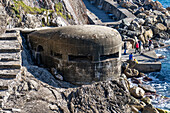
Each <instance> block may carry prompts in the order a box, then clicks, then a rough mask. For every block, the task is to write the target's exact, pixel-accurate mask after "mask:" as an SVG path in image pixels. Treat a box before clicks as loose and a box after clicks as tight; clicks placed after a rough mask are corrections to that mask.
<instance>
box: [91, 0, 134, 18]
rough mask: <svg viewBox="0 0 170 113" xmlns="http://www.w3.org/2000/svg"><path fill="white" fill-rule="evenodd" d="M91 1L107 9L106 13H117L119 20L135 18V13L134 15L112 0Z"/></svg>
mask: <svg viewBox="0 0 170 113" xmlns="http://www.w3.org/2000/svg"><path fill="white" fill-rule="evenodd" d="M89 2H91V3H93V4H94V5H95V6H97V7H98V8H100V9H102V10H104V11H106V13H111V14H113V15H115V16H116V18H117V20H121V19H124V18H135V15H133V14H132V13H131V12H129V11H128V10H127V9H125V8H123V7H121V6H120V5H119V4H118V3H116V2H113V1H110V0H89Z"/></svg>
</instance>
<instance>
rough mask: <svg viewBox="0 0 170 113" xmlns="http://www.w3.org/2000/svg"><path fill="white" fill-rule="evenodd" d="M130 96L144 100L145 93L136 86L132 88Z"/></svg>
mask: <svg viewBox="0 0 170 113" xmlns="http://www.w3.org/2000/svg"><path fill="white" fill-rule="evenodd" d="M130 94H131V95H133V96H134V97H136V98H142V97H143V96H144V94H145V91H144V90H143V89H142V88H140V87H136V86H134V87H132V88H130Z"/></svg>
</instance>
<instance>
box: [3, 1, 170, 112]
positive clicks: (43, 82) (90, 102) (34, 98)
mask: <svg viewBox="0 0 170 113" xmlns="http://www.w3.org/2000/svg"><path fill="white" fill-rule="evenodd" d="M117 2H118V3H119V4H120V5H121V6H122V7H125V8H127V9H128V10H129V11H130V12H132V13H133V14H134V15H135V16H136V18H135V19H134V20H131V21H126V20H122V23H121V24H119V25H117V26H114V27H113V28H115V29H117V30H118V31H119V33H120V34H121V36H122V39H123V41H130V42H129V43H128V47H129V48H131V47H133V46H134V43H135V42H136V41H137V40H141V41H142V43H143V45H147V44H148V40H149V39H152V40H153V46H154V48H157V47H160V46H164V43H163V41H164V40H168V39H169V37H170V36H169V33H170V30H169V27H170V10H169V8H167V9H165V8H163V7H162V5H161V4H160V3H159V2H158V1H155V2H153V1H152V0H145V1H144V0H141V2H138V1H137V0H135V2H133V3H132V2H124V1H123V2H120V1H119V0H117ZM6 5H7V3H6ZM3 10H4V9H3ZM82 12H83V10H82ZM8 13H9V12H8ZM4 14H5V13H4ZM5 15H6V14H5ZM27 16H28V18H27V20H25V22H23V23H20V24H19V23H18V22H17V20H18V19H17V17H16V15H15V14H14V17H16V18H15V20H16V21H15V22H16V23H18V24H17V25H20V26H21V27H22V24H24V26H25V27H30V28H34V27H35V26H36V25H39V24H35V23H36V22H35V23H34V19H31V20H29V16H30V15H27ZM54 17H56V16H54ZM3 20H4V18H3ZM35 20H36V19H35ZM70 21H72V20H70ZM37 22H39V21H38V20H37ZM86 22H87V21H86ZM86 22H84V23H86ZM47 23H48V22H47V20H46V24H47ZM57 23H59V25H58V24H57V25H56V26H60V25H61V24H60V22H57ZM1 24H3V25H1V26H7V24H9V23H7V22H4V23H1ZM17 25H14V26H13V27H16V26H17ZM27 25H29V26H27ZM40 25H41V26H42V24H40ZM61 26H62V25H61ZM25 45H26V44H25V43H24V46H23V52H22V57H23V67H22V69H21V72H20V73H19V74H18V75H17V78H16V79H15V80H14V81H13V82H12V83H11V84H10V85H9V90H8V92H7V93H6V94H5V97H4V99H3V102H2V106H1V108H0V112H21V113H37V112H44V113H45V112H48V113H54V112H56V113H58V112H61V113H63V112H64V113H69V112H71V113H74V112H75V113H77V112H81V113H82V112H86V113H100V112H103V113H107V112H108V113H109V112H117V113H131V112H134V113H138V112H142V113H168V112H169V111H165V110H161V109H159V108H155V107H153V105H152V104H151V103H152V102H151V100H152V98H153V96H155V97H157V96H158V95H157V94H156V90H155V89H154V88H152V87H151V86H149V85H145V84H144V82H148V81H152V79H151V78H149V77H148V76H146V75H145V74H144V73H141V72H139V71H138V70H136V69H131V68H129V65H128V64H127V63H124V65H122V75H121V77H120V78H118V79H115V80H110V81H103V82H96V83H94V84H91V85H83V86H75V85H72V84H69V83H67V82H64V81H60V80H56V79H55V78H54V77H53V75H51V74H50V73H49V72H48V71H47V70H46V69H44V68H40V67H37V66H33V65H31V62H30V59H29V57H30V56H29V53H28V50H27V47H26V46H25ZM127 72H131V75H129V74H128V73H127ZM141 79H142V80H141ZM130 81H131V82H132V83H133V85H132V83H131V82H130ZM134 84H135V85H134ZM164 100H165V101H168V100H169V98H167V97H164Z"/></svg>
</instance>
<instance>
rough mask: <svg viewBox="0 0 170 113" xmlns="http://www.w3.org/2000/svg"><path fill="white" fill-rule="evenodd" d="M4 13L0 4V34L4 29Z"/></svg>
mask: <svg viewBox="0 0 170 113" xmlns="http://www.w3.org/2000/svg"><path fill="white" fill-rule="evenodd" d="M6 17H7V15H6V11H5V9H4V7H3V6H2V4H1V3H0V34H2V33H4V32H5V28H6V24H7V22H6Z"/></svg>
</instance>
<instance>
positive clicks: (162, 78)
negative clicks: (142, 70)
mask: <svg viewBox="0 0 170 113" xmlns="http://www.w3.org/2000/svg"><path fill="white" fill-rule="evenodd" d="M165 43H166V44H170V40H169V41H166V42H165ZM156 53H157V54H158V55H160V54H162V55H164V56H166V58H165V59H162V60H160V61H161V62H162V68H161V71H160V72H153V73H149V74H148V76H149V77H151V78H152V79H153V81H152V82H148V84H150V85H151V86H152V87H154V88H155V89H156V91H157V94H159V96H157V97H156V98H154V99H153V104H154V106H155V107H158V108H161V109H165V110H169V111H170V47H168V48H163V49H159V50H156ZM164 96H165V97H169V99H164Z"/></svg>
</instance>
